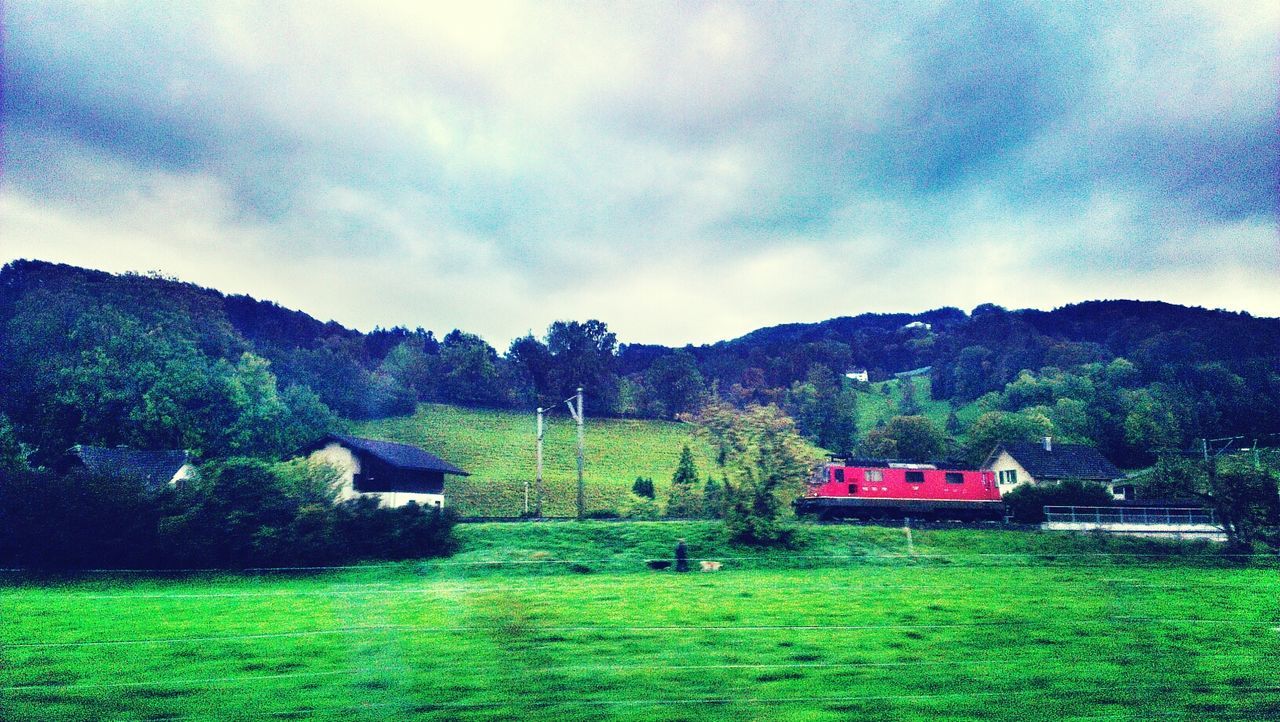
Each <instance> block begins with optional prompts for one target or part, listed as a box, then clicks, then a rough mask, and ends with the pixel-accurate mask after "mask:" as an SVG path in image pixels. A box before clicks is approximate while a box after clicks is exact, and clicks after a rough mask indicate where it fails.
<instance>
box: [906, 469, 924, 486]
mask: <svg viewBox="0 0 1280 722" xmlns="http://www.w3.org/2000/svg"><path fill="white" fill-rule="evenodd" d="M907 483H908V484H923V483H924V472H923V471H908V472H907Z"/></svg>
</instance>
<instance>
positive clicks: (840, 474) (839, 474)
mask: <svg viewBox="0 0 1280 722" xmlns="http://www.w3.org/2000/svg"><path fill="white" fill-rule="evenodd" d="M831 473H832V474H834V475H835V477H836V483H837V484H843V483H844V469H836V470H835V471H833V472H831Z"/></svg>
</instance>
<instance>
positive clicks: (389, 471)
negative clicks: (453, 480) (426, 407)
mask: <svg viewBox="0 0 1280 722" xmlns="http://www.w3.org/2000/svg"><path fill="white" fill-rule="evenodd" d="M302 453H303V454H307V455H308V458H310V459H311V460H312V461H318V462H322V463H325V464H328V465H330V466H332V467H334V468H336V469H338V470H339V471H340V472H341V473H342V476H341V479H340V482H339V483H340V488H339V491H338V501H346V500H347V499H354V498H357V497H362V496H365V497H373V498H376V499H377V500H378V503H379V504H380V505H382V506H391V507H395V506H404V505H405V504H408V503H410V502H413V503H415V504H417V505H419V506H439V507H442V506H444V477H445V475H446V474H452V475H455V476H470V474H468V473H467V472H465V471H463V470H462V469H459V468H458V467H456V466H454V465H453V464H450V463H449V462H447V461H445V460H444V459H441V458H440V457H438V456H435V455H434V454H430V453H427V452H426V451H423V450H422V449H419V448H418V447H416V446H410V445H408V444H397V443H394V442H390V441H377V440H375V439H362V438H359V437H355V436H344V435H342V434H328V435H326V436H325V437H324V438H322V439H320V440H318V441H316V442H315V443H313V444H311V445H310V446H307V447H306V448H304V449H303V450H302Z"/></svg>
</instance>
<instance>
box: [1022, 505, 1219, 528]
mask: <svg viewBox="0 0 1280 722" xmlns="http://www.w3.org/2000/svg"><path fill="white" fill-rule="evenodd" d="M1044 517H1045V521H1046V522H1050V523H1068V524H1124V525H1130V524H1134V525H1150V526H1156V525H1158V526H1214V527H1217V526H1219V524H1218V520H1217V519H1216V518H1215V517H1214V515H1213V512H1212V511H1208V510H1206V509H1190V508H1174V507H1115V506H1046V507H1045V508H1044Z"/></svg>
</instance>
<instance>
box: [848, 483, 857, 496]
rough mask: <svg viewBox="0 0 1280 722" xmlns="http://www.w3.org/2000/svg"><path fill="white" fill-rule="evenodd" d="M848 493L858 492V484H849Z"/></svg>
mask: <svg viewBox="0 0 1280 722" xmlns="http://www.w3.org/2000/svg"><path fill="white" fill-rule="evenodd" d="M849 493H850V494H857V493H858V485H857V484H850V485H849Z"/></svg>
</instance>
